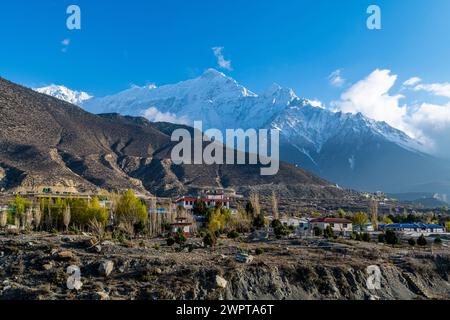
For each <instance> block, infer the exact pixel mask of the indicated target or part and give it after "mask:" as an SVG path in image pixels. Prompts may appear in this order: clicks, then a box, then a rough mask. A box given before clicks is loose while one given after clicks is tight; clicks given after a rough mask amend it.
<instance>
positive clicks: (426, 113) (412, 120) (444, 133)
mask: <svg viewBox="0 0 450 320" xmlns="http://www.w3.org/2000/svg"><path fill="white" fill-rule="evenodd" d="M406 121H407V122H408V123H409V125H410V126H411V127H412V128H414V129H415V131H416V135H417V138H418V139H421V140H422V141H423V142H424V143H426V146H427V147H428V151H429V152H430V153H433V154H436V155H440V156H444V157H448V156H450V140H449V139H448V137H449V136H450V103H448V104H446V105H436V104H430V103H422V104H421V105H420V106H419V107H418V108H417V109H416V110H415V111H414V112H413V113H412V114H411V115H410V117H408V118H407V119H406Z"/></svg>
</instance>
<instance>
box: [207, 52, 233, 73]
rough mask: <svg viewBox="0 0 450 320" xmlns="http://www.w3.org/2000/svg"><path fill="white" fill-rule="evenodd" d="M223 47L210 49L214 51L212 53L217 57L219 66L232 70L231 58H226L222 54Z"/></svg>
mask: <svg viewBox="0 0 450 320" xmlns="http://www.w3.org/2000/svg"><path fill="white" fill-rule="evenodd" d="M223 49H224V48H223V47H213V48H212V51H213V52H214V55H215V56H216V58H217V64H218V65H219V67H220V68H222V69H226V70H233V67H232V66H231V60H226V59H225V57H224V55H223Z"/></svg>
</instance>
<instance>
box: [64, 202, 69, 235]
mask: <svg viewBox="0 0 450 320" xmlns="http://www.w3.org/2000/svg"><path fill="white" fill-rule="evenodd" d="M70 220H71V213H70V206H67V207H66V208H65V209H64V213H63V224H64V227H65V228H66V231H68V230H69V224H70Z"/></svg>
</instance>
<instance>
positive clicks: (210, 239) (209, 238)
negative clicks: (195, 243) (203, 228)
mask: <svg viewBox="0 0 450 320" xmlns="http://www.w3.org/2000/svg"><path fill="white" fill-rule="evenodd" d="M216 243H217V237H216V235H215V234H214V233H212V232H207V233H206V235H205V237H204V238H203V244H204V245H205V246H206V247H214V246H215V245H216Z"/></svg>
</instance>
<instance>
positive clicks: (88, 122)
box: [0, 79, 344, 197]
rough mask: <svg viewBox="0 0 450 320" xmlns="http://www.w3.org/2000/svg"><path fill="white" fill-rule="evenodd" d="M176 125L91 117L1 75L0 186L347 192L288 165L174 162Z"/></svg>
mask: <svg viewBox="0 0 450 320" xmlns="http://www.w3.org/2000/svg"><path fill="white" fill-rule="evenodd" d="M177 127H178V126H176V125H172V124H169V123H158V124H154V123H151V122H149V121H148V120H146V119H143V118H133V117H124V116H119V115H117V114H105V115H102V116H98V115H93V114H90V113H88V112H86V111H84V110H82V109H81V108H79V107H77V106H75V105H72V104H69V103H66V102H63V101H61V100H59V99H55V98H53V97H50V96H48V95H43V94H39V93H37V92H35V91H33V90H30V89H26V88H24V87H21V86H18V85H16V84H13V83H11V82H8V81H6V80H3V79H0V168H1V171H2V172H3V174H2V175H1V176H0V178H1V180H0V187H1V188H5V189H13V188H24V189H26V190H32V189H39V188H41V187H42V186H60V187H63V188H65V189H73V190H78V191H83V190H95V189H97V188H105V189H111V190H122V189H126V188H134V189H137V190H140V191H142V192H151V193H156V194H158V195H160V196H165V195H178V194H181V193H184V192H187V191H188V190H189V189H191V188H197V187H239V188H242V187H255V186H267V187H268V188H270V187H271V186H272V185H274V184H276V185H285V186H286V185H289V187H290V188H296V187H298V190H297V191H298V192H299V196H301V195H302V194H304V195H309V196H321V197H342V196H343V194H344V191H343V190H341V189H339V188H336V187H334V186H332V185H330V184H329V183H328V182H326V181H324V180H322V179H320V178H317V177H316V176H314V175H312V174H310V173H308V172H306V171H304V170H302V169H299V168H296V167H294V166H292V165H289V164H286V163H282V164H281V166H280V167H281V169H280V172H279V174H278V175H276V176H269V177H263V176H261V175H260V166H259V165H252V166H244V165H240V166H238V165H235V166H234V165H223V166H219V165H212V166H207V165H181V166H177V165H174V164H173V163H172V161H171V159H170V151H171V148H172V147H173V145H174V144H173V143H172V142H171V141H170V133H171V132H172V131H173V129H175V128H177Z"/></svg>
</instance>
